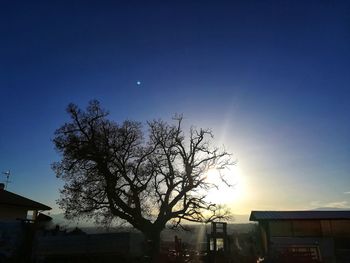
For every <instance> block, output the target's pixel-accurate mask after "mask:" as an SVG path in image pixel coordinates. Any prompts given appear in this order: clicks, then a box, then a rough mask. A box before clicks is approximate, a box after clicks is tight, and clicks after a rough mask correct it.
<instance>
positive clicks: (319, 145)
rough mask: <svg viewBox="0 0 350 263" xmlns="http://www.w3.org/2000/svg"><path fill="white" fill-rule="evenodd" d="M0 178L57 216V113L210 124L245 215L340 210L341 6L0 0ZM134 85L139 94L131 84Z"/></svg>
mask: <svg viewBox="0 0 350 263" xmlns="http://www.w3.org/2000/svg"><path fill="white" fill-rule="evenodd" d="M1 5H2V6H1V8H0V29H1V41H0V56H1V57H0V91H1V106H0V107H1V108H0V135H1V136H0V169H1V170H3V171H5V170H8V169H11V171H12V183H11V184H10V185H9V188H8V189H9V190H11V191H14V192H17V193H20V194H23V195H25V196H28V197H31V198H33V199H35V200H38V201H41V202H43V203H45V204H48V205H51V206H53V207H56V205H55V200H56V199H57V198H58V189H59V187H60V186H61V185H62V182H60V181H59V180H57V179H56V178H55V176H54V174H53V172H52V171H51V169H50V164H51V163H52V162H53V161H55V160H58V159H59V156H58V155H57V154H56V152H55V150H54V148H53V144H52V142H51V139H52V138H53V133H54V131H55V129H56V128H58V127H59V126H60V125H62V124H63V123H64V122H65V121H67V120H68V116H67V114H66V113H65V108H66V106H67V104H68V103H70V102H74V103H76V104H78V105H80V106H81V107H85V106H86V104H87V102H88V101H89V100H91V99H98V100H100V101H101V103H102V105H103V106H104V107H105V108H107V109H108V110H109V111H110V113H111V115H110V116H111V118H113V119H114V120H116V121H123V120H125V119H135V120H139V121H145V120H149V119H153V118H159V117H160V118H164V119H166V120H170V118H171V116H172V115H173V114H174V113H183V114H184V116H185V118H186V123H187V125H192V124H193V125H196V126H198V127H209V128H212V129H213V131H214V133H215V135H216V137H215V138H216V142H217V143H218V144H219V145H222V144H224V145H225V146H226V147H227V148H228V149H229V150H230V151H231V152H233V153H234V156H235V157H236V158H237V159H238V166H239V170H240V176H241V177H242V178H243V179H242V184H244V191H245V194H244V195H242V196H241V197H239V198H237V199H236V200H232V204H231V205H232V208H233V209H234V210H235V211H236V212H237V213H248V212H249V211H250V210H252V209H309V208H315V207H324V206H333V207H342V208H344V207H349V206H350V205H349V202H350V194H349V193H346V192H349V191H350V174H349V173H350V103H349V99H350V87H349V83H350V74H349V69H350V48H349V47H350V3H349V2H348V1H215V2H214V1H147V3H146V1H30V2H29V1H23V2H20V1H6V2H4V3H2V4H1ZM137 81H140V82H141V85H137Z"/></svg>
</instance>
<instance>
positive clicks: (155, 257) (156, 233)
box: [144, 229, 162, 263]
mask: <svg viewBox="0 0 350 263" xmlns="http://www.w3.org/2000/svg"><path fill="white" fill-rule="evenodd" d="M161 231H162V230H159V229H152V230H151V231H147V232H145V233H144V235H145V237H146V242H147V247H146V250H147V256H148V258H149V260H150V261H149V262H150V263H151V262H152V263H160V262H161V259H160V233H161Z"/></svg>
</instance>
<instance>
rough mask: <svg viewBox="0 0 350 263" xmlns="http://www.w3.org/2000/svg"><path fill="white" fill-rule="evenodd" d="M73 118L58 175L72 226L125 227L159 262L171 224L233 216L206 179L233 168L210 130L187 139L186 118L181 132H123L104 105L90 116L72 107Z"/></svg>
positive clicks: (178, 126) (178, 125)
mask: <svg viewBox="0 0 350 263" xmlns="http://www.w3.org/2000/svg"><path fill="white" fill-rule="evenodd" d="M67 112H68V113H69V115H70V117H71V121H70V122H69V123H66V124H64V125H63V126H62V127H61V128H59V129H58V130H56V132H55V138H54V140H53V141H54V144H55V146H56V149H57V150H58V152H59V153H60V154H61V156H62V159H61V160H60V161H59V162H56V163H54V164H53V169H54V171H55V173H56V175H57V177H59V178H62V179H63V180H64V181H65V185H64V187H63V189H62V190H60V192H61V198H60V200H59V201H58V203H59V205H60V207H61V208H62V209H64V211H65V215H66V216H67V217H68V218H72V217H81V216H88V217H92V216H93V217H95V218H96V219H98V220H101V219H104V220H108V219H111V218H119V219H122V220H125V221H127V222H128V223H130V224H131V225H132V226H133V227H134V228H136V229H138V230H140V231H141V232H142V233H143V234H144V235H145V237H146V238H147V239H148V240H150V241H151V244H152V248H151V252H152V255H155V254H156V253H157V252H158V249H159V242H160V233H161V231H162V230H163V229H164V228H165V227H166V224H167V223H168V224H169V223H171V224H172V226H174V227H176V226H181V225H182V223H183V222H186V221H187V222H188V221H191V222H210V221H213V220H216V219H224V218H226V217H227V216H229V214H228V212H227V211H223V210H221V209H220V206H219V205H217V204H214V203H211V202H210V201H208V200H207V198H206V192H207V191H208V190H209V189H210V188H212V187H216V185H214V184H212V183H209V182H208V180H206V171H207V170H208V169H210V168H214V167H215V168H217V169H223V168H225V167H227V166H228V165H231V164H233V162H232V160H231V156H230V154H228V153H227V152H226V151H224V150H220V149H218V148H216V147H212V145H211V143H210V141H211V139H212V137H213V136H212V133H211V131H210V130H204V129H199V130H197V129H194V128H191V129H190V131H189V133H188V138H187V139H186V134H185V133H184V131H183V129H182V117H181V116H178V117H176V118H174V123H175V124H168V123H167V122H164V121H161V120H157V121H151V122H148V123H147V127H148V130H143V128H142V125H141V124H140V123H138V122H133V121H125V122H123V124H121V125H119V124H117V123H115V122H113V121H111V120H109V119H107V116H108V112H106V111H105V110H103V109H102V108H101V107H100V105H99V102H98V101H91V102H90V103H89V106H88V107H87V109H86V110H85V111H84V110H81V109H79V108H78V107H77V106H76V105H74V104H70V105H69V106H68V108H67ZM222 180H225V179H224V177H222Z"/></svg>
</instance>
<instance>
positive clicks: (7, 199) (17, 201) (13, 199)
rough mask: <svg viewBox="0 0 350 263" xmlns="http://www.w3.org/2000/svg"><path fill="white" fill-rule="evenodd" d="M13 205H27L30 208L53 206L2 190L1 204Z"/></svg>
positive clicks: (40, 208) (0, 191)
mask: <svg viewBox="0 0 350 263" xmlns="http://www.w3.org/2000/svg"><path fill="white" fill-rule="evenodd" d="M1 204H2V205H11V206H20V207H25V208H27V209H28V210H51V207H49V206H46V205H44V204H41V203H39V202H36V201H33V200H31V199H28V198H25V197H23V196H20V195H17V194H14V193H11V192H9V191H6V190H0V205H1Z"/></svg>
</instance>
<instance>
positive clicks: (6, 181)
mask: <svg viewBox="0 0 350 263" xmlns="http://www.w3.org/2000/svg"><path fill="white" fill-rule="evenodd" d="M2 174H3V175H5V176H6V180H5V189H7V185H8V184H9V183H11V181H10V175H11V171H10V170H8V171H6V172H2Z"/></svg>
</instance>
